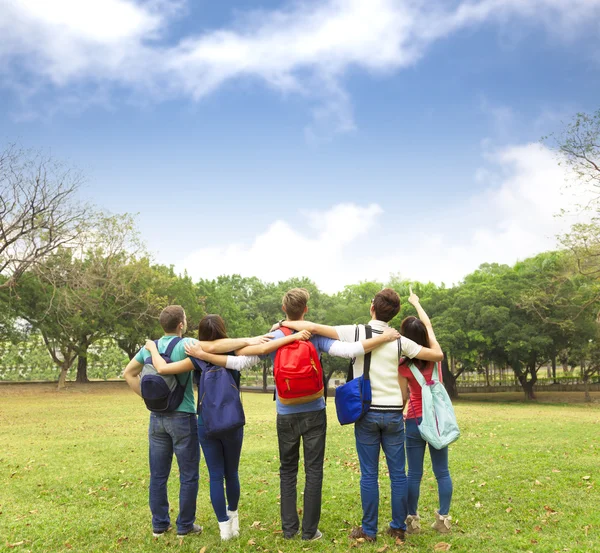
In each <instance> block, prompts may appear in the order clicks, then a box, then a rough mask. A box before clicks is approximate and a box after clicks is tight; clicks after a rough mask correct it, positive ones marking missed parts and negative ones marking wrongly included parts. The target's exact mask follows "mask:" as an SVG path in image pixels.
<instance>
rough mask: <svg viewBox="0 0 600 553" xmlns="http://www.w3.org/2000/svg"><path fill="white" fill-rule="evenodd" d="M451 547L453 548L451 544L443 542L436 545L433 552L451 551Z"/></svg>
mask: <svg viewBox="0 0 600 553" xmlns="http://www.w3.org/2000/svg"><path fill="white" fill-rule="evenodd" d="M451 547H452V546H451V545H450V544H449V543H446V542H445V541H441V542H439V543H436V544H435V545H434V547H433V550H434V551H450V548H451Z"/></svg>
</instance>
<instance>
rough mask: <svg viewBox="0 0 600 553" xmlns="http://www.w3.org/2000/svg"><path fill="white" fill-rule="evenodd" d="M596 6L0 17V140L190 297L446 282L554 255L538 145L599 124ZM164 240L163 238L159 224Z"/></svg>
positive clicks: (276, 4) (559, 178)
mask: <svg viewBox="0 0 600 553" xmlns="http://www.w3.org/2000/svg"><path fill="white" fill-rule="evenodd" d="M599 15H600V0H572V1H571V2H568V3H567V2H563V1H559V0H471V1H469V2H467V1H460V0H453V1H447V0H445V1H443V2H442V1H439V2H437V1H434V0H427V1H425V0H416V1H410V2H409V1H408V0H406V1H405V0H369V1H367V0H320V1H319V2H317V1H311V0H305V1H303V2H288V1H275V0H269V1H267V0H264V1H259V2H253V1H249V0H248V1H244V2H241V1H237V2H234V1H224V0H220V1H219V2H215V1H212V2H208V1H204V0H203V1H191V0H189V1H185V0H181V1H178V2H174V1H170V2H167V1H165V0H153V1H151V2H150V1H147V2H143V1H141V0H138V1H137V2H136V1H133V0H88V1H87V2H85V3H81V2H77V1H76V0H55V1H54V2H52V3H47V2H43V1H42V0H17V1H13V2H7V1H2V0H0V35H1V36H3V37H4V38H3V40H2V42H1V43H0V106H1V108H0V140H1V141H14V140H18V141H20V142H21V143H22V144H23V145H25V146H32V147H35V148H43V149H45V150H48V151H51V152H52V153H53V154H54V155H55V156H57V157H59V158H61V159H65V160H67V161H68V162H70V163H72V164H74V165H77V166H78V167H80V168H81V169H82V170H83V171H84V172H85V173H86V175H87V177H88V182H87V185H86V188H85V189H84V190H83V191H82V194H83V195H84V197H85V198H86V199H89V200H91V201H93V202H94V203H96V204H97V205H99V206H100V207H102V208H104V209H106V210H108V211H111V212H123V211H127V212H139V213H140V215H139V218H138V221H139V226H140V229H141V231H142V234H143V236H144V238H145V240H146V242H147V244H148V247H149V249H150V250H151V251H152V252H153V254H154V256H155V258H156V260H157V261H160V262H164V263H173V264H175V265H176V267H177V268H178V269H180V270H183V269H186V270H188V271H189V272H190V273H191V274H192V275H193V276H195V277H213V276H216V275H218V274H221V273H232V272H237V273H241V274H245V275H257V276H259V277H261V278H264V279H267V280H277V279H280V278H287V277H289V276H292V275H300V274H305V275H306V276H310V277H311V278H313V279H315V280H316V281H317V283H318V284H320V285H321V286H322V287H323V288H324V289H326V290H328V291H331V290H336V289H339V288H341V287H343V286H344V285H345V284H349V283H352V282H356V281H358V280H360V279H364V278H369V279H371V278H378V279H380V280H385V279H386V278H387V277H388V276H389V274H391V273H400V274H401V275H402V276H404V277H407V278H414V279H421V280H434V281H436V282H441V281H445V282H447V283H452V282H456V281H458V280H459V279H460V278H461V277H462V276H464V275H465V274H466V273H468V272H470V271H472V270H473V269H475V268H476V267H477V266H478V265H479V264H480V263H482V262H485V261H499V262H508V263H512V262H514V261H516V260H517V259H519V258H523V257H526V256H528V255H531V254H534V253H537V252H539V251H542V250H545V249H548V248H551V247H553V244H554V239H553V237H554V235H555V234H556V233H557V232H560V231H561V230H562V229H563V228H564V225H565V224H568V223H569V222H570V221H560V220H557V219H556V218H554V217H553V215H554V213H556V212H557V211H558V210H559V209H560V208H561V207H565V206H566V205H569V204H570V203H572V202H573V200H572V199H571V198H570V197H569V196H568V195H565V192H564V190H563V185H564V180H565V174H564V173H563V172H562V169H561V168H559V167H558V165H557V163H556V160H555V159H554V158H553V156H552V154H551V152H549V151H548V149H547V148H545V147H544V146H542V145H540V144H539V139H540V137H541V136H543V135H546V134H548V133H550V132H552V131H557V130H560V128H561V127H562V126H563V123H564V122H566V121H568V120H569V119H570V118H571V117H572V115H573V114H574V113H575V112H577V111H592V110H595V109H597V108H598V107H599V106H598V97H599V95H598V93H599V91H600V38H599V37H600V33H599V32H598V31H599V30H600V29H599V24H598V20H599V19H598V16H599ZM169 219H170V220H171V221H172V222H171V224H166V223H165V220H167V221H168V220H169Z"/></svg>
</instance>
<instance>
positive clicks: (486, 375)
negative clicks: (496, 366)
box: [485, 365, 490, 388]
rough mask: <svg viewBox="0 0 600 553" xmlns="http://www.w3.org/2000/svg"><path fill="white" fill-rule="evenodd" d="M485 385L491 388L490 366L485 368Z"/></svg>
mask: <svg viewBox="0 0 600 553" xmlns="http://www.w3.org/2000/svg"><path fill="white" fill-rule="evenodd" d="M485 384H486V386H487V387H488V388H489V387H490V366H489V365H486V366H485Z"/></svg>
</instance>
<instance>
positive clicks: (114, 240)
mask: <svg viewBox="0 0 600 553" xmlns="http://www.w3.org/2000/svg"><path fill="white" fill-rule="evenodd" d="M82 243H83V244H85V245H86V246H87V247H86V248H85V249H76V248H61V249H59V250H57V251H55V252H54V253H52V254H50V255H48V256H47V257H46V259H45V261H43V262H41V263H39V264H38V265H37V266H36V267H34V268H32V269H31V270H29V271H27V272H26V273H25V274H24V275H22V277H21V281H20V282H19V284H18V287H17V288H16V290H17V292H18V294H19V300H18V302H17V303H16V305H15V309H16V313H17V314H18V315H19V316H20V317H23V318H24V319H25V320H27V321H28V322H29V323H30V324H31V325H32V327H34V328H35V329H38V330H39V331H40V332H41V334H42V337H43V339H44V343H45V345H46V348H47V349H48V352H49V353H50V355H51V357H52V359H53V360H54V362H55V363H56V364H57V365H59V366H60V368H61V373H60V376H59V387H64V385H65V382H66V377H67V373H68V371H69V369H70V368H71V365H72V364H73V362H74V360H75V359H76V358H78V378H77V380H78V381H79V382H85V381H87V356H88V349H89V347H90V345H92V344H93V343H94V342H96V341H97V340H99V339H101V338H105V337H108V336H112V335H113V333H114V332H115V330H117V329H118V328H119V325H120V324H123V320H124V319H125V320H126V319H128V318H129V319H131V318H136V319H138V320H142V321H145V322H149V321H152V320H155V319H153V318H154V317H156V312H157V309H158V306H157V301H158V300H157V298H156V296H155V295H154V294H153V291H152V289H145V288H144V287H143V286H140V284H143V283H144V282H145V280H144V279H145V273H144V271H143V269H144V262H143V260H142V261H140V260H138V259H137V258H136V254H137V253H139V251H140V250H139V241H138V236H137V231H136V230H135V226H134V222H133V218H132V217H131V216H129V215H122V216H102V215H98V216H96V218H95V221H94V223H93V225H91V226H90V230H89V231H88V233H87V235H86V236H85V240H83V241H82ZM82 248H83V246H82Z"/></svg>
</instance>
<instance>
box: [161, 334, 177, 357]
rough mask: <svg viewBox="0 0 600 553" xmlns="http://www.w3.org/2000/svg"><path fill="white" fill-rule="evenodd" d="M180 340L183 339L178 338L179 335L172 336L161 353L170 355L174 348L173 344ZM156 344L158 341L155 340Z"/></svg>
mask: <svg viewBox="0 0 600 553" xmlns="http://www.w3.org/2000/svg"><path fill="white" fill-rule="evenodd" d="M181 340H183V338H180V337H179V336H177V337H175V338H173V339H172V340H171V341H170V342H169V345H168V346H167V349H166V350H165V351H164V354H163V355H166V356H167V357H171V355H172V353H173V350H174V349H175V346H176V345H177V344H178V343H179V342H181ZM157 344H158V342H157ZM157 347H158V345H157Z"/></svg>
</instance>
